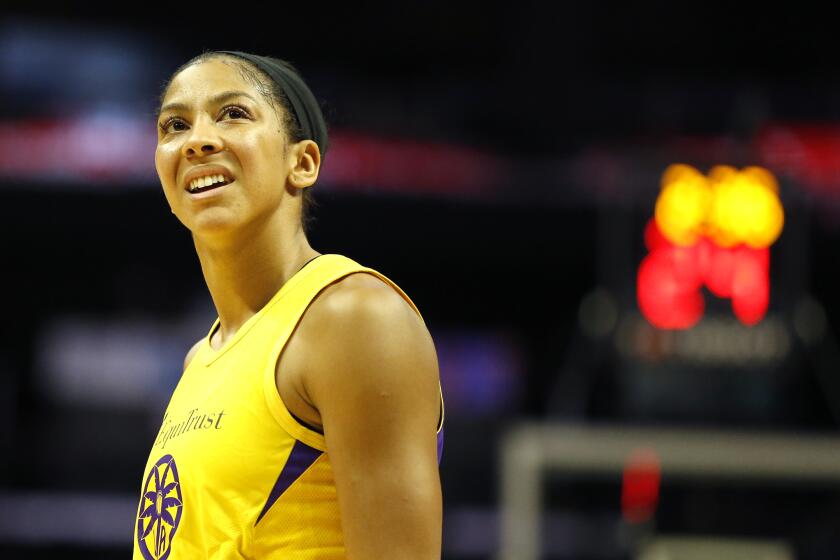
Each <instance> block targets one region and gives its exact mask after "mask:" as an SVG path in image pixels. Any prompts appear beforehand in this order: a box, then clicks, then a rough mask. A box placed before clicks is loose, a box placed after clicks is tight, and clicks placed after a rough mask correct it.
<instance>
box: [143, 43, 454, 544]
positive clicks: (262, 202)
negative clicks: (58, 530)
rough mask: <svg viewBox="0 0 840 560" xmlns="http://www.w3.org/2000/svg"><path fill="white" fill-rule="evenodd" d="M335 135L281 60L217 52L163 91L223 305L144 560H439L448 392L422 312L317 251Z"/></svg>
mask: <svg viewBox="0 0 840 560" xmlns="http://www.w3.org/2000/svg"><path fill="white" fill-rule="evenodd" d="M326 148H327V131H326V126H325V124H324V120H323V116H322V115H321V111H320V109H319V108H318V104H317V103H316V101H315V99H314V97H313V95H312V93H311V92H310V90H309V89H308V87H307V86H306V84H305V83H304V82H303V80H302V79H301V78H300V76H299V74H298V73H297V72H296V71H295V70H294V69H293V68H292V67H291V66H290V65H289V64H287V63H284V62H283V61H280V60H278V59H273V58H268V57H260V56H255V55H252V54H248V53H242V52H237V51H212V52H205V53H203V54H202V55H199V56H198V57H196V58H194V59H193V60H191V61H189V62H187V63H186V64H185V65H184V66H182V67H181V68H179V69H178V70H177V71H176V72H175V74H174V75H173V76H172V78H171V79H170V81H169V82H168V83H167V85H166V86H165V87H164V91H163V94H162V97H161V107H160V111H159V116H158V143H157V150H156V152H155V165H156V168H157V172H158V175H159V177H160V182H161V185H162V187H163V192H164V194H165V196H166V199H167V201H168V203H169V206H170V208H171V211H172V212H173V213H174V214H175V216H176V217H177V218H178V220H179V221H180V222H181V223H183V224H184V226H185V227H186V228H187V229H189V230H190V232H191V234H192V237H193V241H194V243H195V248H196V253H197V255H198V259H199V262H200V263H201V268H202V271H203V273H204V278H205V281H206V282H207V287H208V289H209V291H210V295H211V297H212V300H213V303H214V305H215V307H216V310H217V312H218V318H217V319H216V320H215V321H214V323H213V325H212V327H211V328H210V330H209V332H208V334H207V335H206V336H205V337H204V338H202V339H201V340H199V341H198V342H197V343H196V344H195V346H193V347H192V349H191V350H190V351H189V352H188V354H187V356H186V359H185V360H184V371H183V374H182V376H181V378H180V380H179V382H178V385H177V387H176V388H175V390H174V392H173V394H172V397H171V399H170V401H169V405H168V406H167V408H166V411H165V413H164V415H163V418H162V422H161V427H160V431H159V433H158V435H157V437H156V439H155V441H154V443H153V445H152V450H151V453H150V455H149V459H148V462H147V464H146V468H145V471H144V475H143V479H142V487H141V495H140V504H139V506H138V510H137V519H136V523H135V526H134V531H135V535H134V558H135V559H140V558H145V559H155V560H157V559H162V558H168V559H169V560H196V559H205V558H206V559H210V558H212V559H219V560H223V559H224V560H227V559H235V558H254V559H265V560H268V559H278V560H279V559H283V560H286V559H293V560H316V559H317V560H333V559H344V558H349V559H352V560H373V559H376V560H381V559H400V560H411V559H424V560H425V559H433V558H440V546H441V524H442V497H441V487H440V478H439V472H438V464H439V460H440V452H441V447H442V436H443V398H442V394H441V391H440V382H439V378H438V366H437V358H436V353H435V348H434V345H433V342H432V339H431V337H430V335H429V332H428V330H427V328H426V326H425V324H424V322H423V319H422V317H421V315H420V312H419V311H418V310H417V308H416V307H415V305H414V303H413V302H412V301H411V299H409V297H408V296H407V295H406V294H405V293H404V292H403V291H402V290H401V289H400V288H399V287H398V286H397V285H396V284H395V283H394V282H392V281H391V280H390V279H388V278H386V277H385V276H384V275H382V274H381V273H379V272H377V271H376V270H373V269H371V268H367V267H365V266H362V265H361V264H359V263H357V262H355V261H353V260H352V259H350V258H348V257H346V256H343V255H339V254H329V253H327V254H321V253H319V252H318V251H316V250H315V249H313V248H312V247H311V246H310V245H309V243H308V241H307V238H306V234H305V229H304V227H303V214H304V212H305V203H306V200H307V194H306V193H308V192H309V189H311V188H312V186H313V185H314V184H315V182H316V180H317V179H318V172H319V170H320V166H321V161H322V157H323V154H324V152H325V150H326Z"/></svg>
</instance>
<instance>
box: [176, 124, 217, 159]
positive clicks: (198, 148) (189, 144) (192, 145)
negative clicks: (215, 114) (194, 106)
mask: <svg viewBox="0 0 840 560" xmlns="http://www.w3.org/2000/svg"><path fill="white" fill-rule="evenodd" d="M222 148H223V145H222V140H221V138H220V137H219V135H218V134H217V132H216V129H215V127H214V126H213V124H212V123H210V124H206V123H205V119H199V120H197V121H196V122H195V123H194V124H193V127H192V129H191V130H190V132H189V135H188V136H187V139H186V141H185V142H184V145H183V147H182V149H181V152H182V154H183V155H184V156H185V157H196V156H198V157H201V156H204V155H208V154H213V153H216V152H219V151H221V150H222Z"/></svg>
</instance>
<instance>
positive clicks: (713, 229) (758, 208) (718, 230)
mask: <svg viewBox="0 0 840 560" xmlns="http://www.w3.org/2000/svg"><path fill="white" fill-rule="evenodd" d="M778 192H779V186H778V183H777V182H776V179H775V178H774V177H773V175H772V174H771V173H770V172H769V171H767V170H766V169H764V168H761V167H747V168H745V169H743V170H741V171H738V170H737V169H735V168H734V167H730V166H727V165H718V166H716V167H714V168H712V170H711V171H710V172H709V176H708V178H707V177H705V176H704V175H703V174H702V173H700V172H699V171H698V170H697V169H695V168H693V167H691V166H689V165H684V164H674V165H671V166H669V167H668V169H666V171H665V173H664V174H663V176H662V190H661V192H660V193H659V197H658V198H657V200H656V212H655V215H656V223H657V226H658V227H659V229H660V231H661V232H662V234H663V235H664V236H665V237H666V238H667V239H668V240H669V241H671V242H672V243H674V244H676V245H681V246H691V245H694V244H695V243H696V242H697V241H698V240H699V238H700V237H701V236H707V237H709V238H710V239H711V240H712V241H714V242H715V244H717V245H718V246H720V247H734V246H736V245H739V244H741V243H745V244H747V245H748V246H750V247H753V248H756V249H759V248H763V247H769V246H770V245H772V244H773V243H774V242H775V241H776V239H778V237H779V235H780V234H781V232H782V227H783V226H784V211H783V209H782V204H781V201H780V200H779V197H778Z"/></svg>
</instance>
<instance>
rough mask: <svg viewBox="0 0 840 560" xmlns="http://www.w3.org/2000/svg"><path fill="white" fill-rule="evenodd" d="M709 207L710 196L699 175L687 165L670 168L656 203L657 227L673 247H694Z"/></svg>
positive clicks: (704, 180)
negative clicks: (674, 245)
mask: <svg viewBox="0 0 840 560" xmlns="http://www.w3.org/2000/svg"><path fill="white" fill-rule="evenodd" d="M710 203H711V192H710V191H709V187H708V184H707V180H706V178H705V177H704V176H703V174H702V173H700V172H699V171H697V170H696V169H695V168H693V167H691V166H689V165H684V164H675V165H671V166H670V167H668V169H667V170H666V171H665V174H664V175H663V177H662V191H661V192H660V194H659V197H658V198H657V200H656V211H655V213H656V224H657V225H658V226H659V229H660V231H661V232H662V234H663V235H664V236H665V237H666V238H668V240H669V241H671V242H672V243H675V244H677V245H682V246H690V245H693V244H694V243H696V242H697V240H698V238H699V236H700V235H701V234H702V231H703V223H704V222H705V220H706V215H707V214H708V209H709V204H710Z"/></svg>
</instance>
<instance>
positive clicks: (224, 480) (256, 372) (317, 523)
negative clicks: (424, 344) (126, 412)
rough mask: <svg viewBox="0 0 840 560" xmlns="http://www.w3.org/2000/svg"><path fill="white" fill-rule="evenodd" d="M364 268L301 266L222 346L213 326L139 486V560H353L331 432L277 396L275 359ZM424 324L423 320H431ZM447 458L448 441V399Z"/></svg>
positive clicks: (347, 263)
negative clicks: (319, 299) (319, 306)
mask: <svg viewBox="0 0 840 560" xmlns="http://www.w3.org/2000/svg"><path fill="white" fill-rule="evenodd" d="M355 272H367V273H370V274H373V275H375V276H377V277H379V278H380V279H382V280H383V281H384V282H386V283H387V284H389V285H391V286H392V287H393V288H394V289H395V290H397V292H398V293H399V294H400V295H401V296H402V297H403V298H405V300H406V301H407V302H408V303H409V304H410V305H411V307H412V308H413V309H414V310H415V311H417V314H418V316H419V315H420V312H419V311H418V310H417V307H416V306H415V305H414V303H413V302H412V301H411V299H409V297H408V296H407V295H406V294H405V292H403V291H402V290H401V289H400V288H399V287H398V286H397V285H396V284H395V283H394V282H392V281H391V280H390V279H388V278H387V277H385V276H384V275H383V274H381V273H379V272H377V271H375V270H373V269H371V268H367V267H364V266H362V265H360V264H359V263H357V262H355V261H353V260H352V259H349V258H347V257H345V256H342V255H337V254H325V255H319V256H318V257H316V258H314V259H312V260H311V261H309V262H308V263H306V265H304V266H303V267H302V268H301V269H300V270H299V271H298V272H297V273H296V274H295V275H294V276H292V278H290V279H289V281H288V282H286V283H285V284H284V285H283V286H282V288H280V290H279V291H278V292H277V293H276V294H275V295H274V296H273V297H272V298H271V300H270V301H269V302H268V303H267V304H266V305H265V306H264V307H263V308H262V309H261V310H260V311H258V312H257V313H256V314H255V315H253V316H251V317H250V318H249V319H248V320H247V321H246V322H245V324H244V325H242V327H241V328H240V329H239V330H238V331H237V332H236V334H235V335H234V336H233V338H231V339H230V340H229V341H228V342H227V343H225V345H224V346H223V347H222V348H221V349H219V350H214V349H213V348H212V347H211V346H210V337H211V336H212V334H213V333H214V331H215V330H216V328H217V327H218V325H219V319H218V318H217V319H216V321H215V322H214V323H213V326H212V327H211V328H210V331H209V332H208V334H207V337H206V338H205V339H204V341H203V343H202V344H201V346H200V349H199V350H198V352H197V353H196V354H195V356H194V357H193V359H192V361H191V362H190V363H189V365H188V366H187V368H186V369H185V370H184V372H183V374H182V376H181V379H180V381H179V382H178V385H177V387H176V388H175V390H174V391H173V393H172V397H171V399H170V401H169V405H168V406H167V408H166V412H165V413H164V415H163V420H162V425H161V428H160V432H159V433H158V436H157V438H156V439H155V442H154V444H153V446H152V450H151V453H150V454H149V459H148V461H147V463H146V468H145V471H144V476H143V480H142V485H141V493H140V504H139V506H138V509H137V518H136V523H135V525H134V556H133V558H134V559H135V560H141V559H145V560H164V559H169V560H188V559H189V560H196V559H200V558H207V559H210V558H218V559H232V558H260V559H266V560H270V559H281V558H282V559H288V558H293V559H295V560H315V559H318V560H333V559H343V558H345V552H344V539H343V535H342V531H341V521H340V516H339V509H338V501H337V498H336V487H335V481H334V479H333V472H332V467H331V465H330V455H329V450H328V449H327V447H326V444H325V439H324V436H323V434H321V433H319V432H318V431H316V430H315V429H313V428H312V427H309V426H307V425H304V424H303V423H302V422H301V421H299V420H297V419H296V418H295V417H294V416H292V414H291V413H290V412H289V410H288V409H287V408H286V407H285V405H284V404H283V401H282V399H281V398H280V395H279V393H278V391H277V386H276V381H275V372H276V363H277V359H278V357H279V356H280V353H281V352H282V350H283V348H284V346H285V344H286V342H287V341H288V339H289V337H290V336H291V334H292V332H293V331H294V329H295V327H296V325H297V324H298V321H299V320H300V318H301V317H302V316H303V314H304V312H305V311H306V308H307V306H308V305H309V304H310V302H312V300H313V299H314V298H315V297H316V296H317V295H318V294H319V293H320V292H321V291H322V290H323V289H324V288H325V287H327V286H328V285H330V284H331V283H333V282H335V281H337V280H339V279H341V278H343V277H344V276H347V275H348V274H352V273H355ZM420 317H421V320H422V316H420ZM440 408H441V413H440V419H439V421H438V426H437V433H438V461H440V456H441V452H442V446H443V395H442V394H441V402H440Z"/></svg>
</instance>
